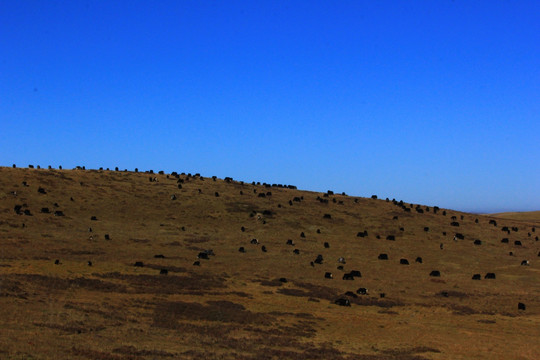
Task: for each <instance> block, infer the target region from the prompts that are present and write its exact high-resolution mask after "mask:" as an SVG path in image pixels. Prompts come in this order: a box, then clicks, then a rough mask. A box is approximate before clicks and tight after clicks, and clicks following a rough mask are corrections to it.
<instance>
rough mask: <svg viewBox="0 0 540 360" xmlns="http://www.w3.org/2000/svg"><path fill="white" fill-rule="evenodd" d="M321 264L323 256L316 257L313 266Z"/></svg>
mask: <svg viewBox="0 0 540 360" xmlns="http://www.w3.org/2000/svg"><path fill="white" fill-rule="evenodd" d="M322 263H323V256H322V255H320V254H319V255H317V258H316V259H315V264H319V265H320V264H322Z"/></svg>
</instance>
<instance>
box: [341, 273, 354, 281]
mask: <svg viewBox="0 0 540 360" xmlns="http://www.w3.org/2000/svg"><path fill="white" fill-rule="evenodd" d="M343 280H354V276H352V275H351V274H350V273H346V274H343Z"/></svg>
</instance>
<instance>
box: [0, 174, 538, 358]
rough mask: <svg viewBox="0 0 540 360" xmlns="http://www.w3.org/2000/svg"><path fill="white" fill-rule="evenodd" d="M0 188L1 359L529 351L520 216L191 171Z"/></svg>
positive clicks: (33, 177) (50, 177) (532, 334)
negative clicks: (483, 213) (476, 276)
mask: <svg viewBox="0 0 540 360" xmlns="http://www.w3.org/2000/svg"><path fill="white" fill-rule="evenodd" d="M0 189H1V192H0V214H1V217H0V246H1V254H0V255H1V257H0V276H1V278H0V327H1V328H2V329H3V331H2V335H3V336H1V337H0V358H6V359H20V358H33V359H48V358H52V357H56V358H71V359H162V358H163V359H169V358H193V359H195V358H209V359H212V358H215V359H284V358H295V359H296V358H306V359H448V358H452V359H470V358H475V359H498V358H500V359H508V358H514V359H538V358H540V346H539V344H538V341H537V340H538V338H540V307H539V305H540V300H539V295H540V281H539V269H540V261H539V260H540V257H538V255H540V254H539V251H540V242H538V236H539V235H540V229H538V228H537V227H536V226H537V225H536V224H535V223H534V222H527V221H515V220H511V219H508V220H506V219H500V218H494V217H489V216H480V215H472V214H467V213H461V212H456V211H452V210H449V209H437V208H435V207H433V206H431V205H430V206H425V205H422V206H420V205H416V204H415V205H413V204H404V203H400V202H399V201H395V200H394V201H392V200H390V199H389V200H380V199H371V198H359V197H351V196H346V195H344V194H341V195H337V194H331V193H330V194H323V193H315V192H309V191H300V190H297V189H294V187H293V188H288V187H285V186H278V185H275V186H272V185H257V184H251V183H249V184H248V183H242V182H238V181H234V180H232V179H227V180H223V179H217V178H209V177H201V176H199V175H193V176H192V175H191V174H188V175H185V174H181V175H173V174H149V173H135V172H127V171H106V170H105V171H101V170H82V169H80V170H56V169H50V170H49V169H26V168H24V169H20V168H0ZM40 189H41V190H40ZM58 211H60V213H58ZM25 212H26V214H25ZM55 212H56V215H55ZM456 234H461V235H462V236H459V237H460V239H457V240H454V237H455V235H456ZM254 239H256V241H254ZM505 239H506V240H505ZM289 240H290V241H289ZM252 242H253V243H252ZM287 242H290V243H293V244H294V245H288V244H287ZM475 242H476V244H475ZM325 243H327V244H326V246H325ZM263 246H264V247H265V250H266V251H263ZM241 247H243V248H244V252H240V251H239V249H240V248H241ZM295 250H296V251H295ZM201 253H205V254H207V255H204V254H201ZM381 254H386V257H387V260H381V259H380V258H381V257H382V258H384V256H381ZM319 255H321V257H322V261H318V262H320V263H318V262H316V261H315V260H316V259H317V258H318V256H319ZM199 257H201V258H199ZM205 257H207V258H208V259H205ZM321 257H319V259H320V258H321ZM340 258H343V260H342V261H338V260H339V259H340ZM419 258H421V262H420V259H419ZM56 260H58V261H57V262H58V264H55V262H56ZM405 260H406V261H405ZM417 260H418V261H417ZM524 260H528V261H529V265H528V266H522V265H521V264H522V262H523V261H524ZM197 261H198V262H199V265H196V262H197ZM89 262H91V266H90V263H89ZM137 262H140V263H141V264H139V265H142V266H134V265H135V264H136V263H137ZM312 262H313V263H312ZM405 262H408V265H406V264H403V263H405ZM338 267H342V269H338ZM352 270H356V271H359V272H360V273H361V276H358V274H356V276H346V277H348V278H352V279H350V280H344V279H343V277H344V275H345V274H351V271H352ZM434 271H438V272H439V275H440V276H431V275H436V274H435V273H433V272H434ZM162 272H167V274H162ZM326 273H331V274H332V278H326V277H325V274H326ZM488 273H493V274H494V275H495V279H486V278H485V277H486V274H488ZM474 274H480V280H472V277H473V275H474ZM353 275H354V273H353ZM328 277H330V276H328ZM360 288H365V289H367V294H360V293H362V291H359V290H360ZM347 292H350V293H349V294H348V295H346V293H347ZM338 299H342V301H343V302H345V300H348V301H349V302H350V305H351V306H339V305H337V304H336V303H335V301H336V300H338ZM518 303H522V304H524V305H525V306H526V309H525V310H519V309H518Z"/></svg>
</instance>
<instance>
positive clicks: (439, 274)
mask: <svg viewBox="0 0 540 360" xmlns="http://www.w3.org/2000/svg"><path fill="white" fill-rule="evenodd" d="M429 276H434V277H440V276H441V272H440V271H439V270H433V271H432V272H430V273H429Z"/></svg>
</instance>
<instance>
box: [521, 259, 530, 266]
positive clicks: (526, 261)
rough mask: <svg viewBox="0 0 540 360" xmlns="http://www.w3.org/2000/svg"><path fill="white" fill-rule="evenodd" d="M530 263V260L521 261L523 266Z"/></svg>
mask: <svg viewBox="0 0 540 360" xmlns="http://www.w3.org/2000/svg"><path fill="white" fill-rule="evenodd" d="M529 265H530V263H529V260H523V261H522V262H521V266H529Z"/></svg>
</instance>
